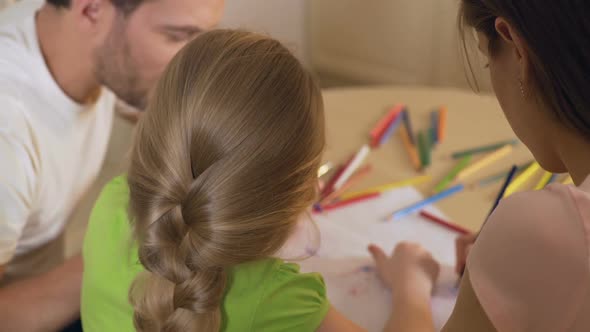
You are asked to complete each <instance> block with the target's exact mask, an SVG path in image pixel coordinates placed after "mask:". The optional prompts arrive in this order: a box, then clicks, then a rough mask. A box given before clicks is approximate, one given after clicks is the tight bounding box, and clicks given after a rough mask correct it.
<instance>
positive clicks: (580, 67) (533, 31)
mask: <svg viewBox="0 0 590 332" xmlns="http://www.w3.org/2000/svg"><path fill="white" fill-rule="evenodd" d="M588 13H590V1H588V0H559V1H556V0H461V9H460V14H459V25H460V29H461V30H462V31H463V32H464V35H463V36H464V37H465V35H466V34H465V32H466V31H467V29H466V28H467V27H472V28H475V30H477V31H479V32H482V33H483V34H485V35H486V37H487V38H488V39H489V41H490V43H489V52H490V55H491V56H492V57H493V56H494V55H495V54H497V52H498V48H499V41H500V35H499V34H498V32H497V31H496V28H495V20H496V18H497V17H503V18H504V19H506V20H507V21H508V22H510V24H511V25H512V26H513V28H515V29H516V31H517V32H518V34H519V36H520V37H521V38H522V39H523V40H524V43H525V44H526V47H527V49H528V51H529V57H530V61H531V72H532V75H533V76H532V77H533V80H532V83H533V85H534V88H535V90H536V92H537V94H538V97H539V98H540V100H541V101H543V103H544V104H546V105H547V106H549V107H550V108H551V109H552V111H553V112H554V113H555V115H556V116H557V117H558V119H560V120H561V121H562V122H563V123H565V124H567V125H569V126H571V127H573V128H576V129H578V130H579V131H580V132H581V133H583V134H584V135H586V136H588V137H590V93H589V91H590V20H588V15H587V14H588Z"/></svg>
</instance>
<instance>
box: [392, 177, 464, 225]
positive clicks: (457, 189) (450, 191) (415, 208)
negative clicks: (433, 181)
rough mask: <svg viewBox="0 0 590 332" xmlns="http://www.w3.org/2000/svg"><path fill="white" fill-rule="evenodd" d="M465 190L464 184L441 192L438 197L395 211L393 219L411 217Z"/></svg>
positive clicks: (433, 196)
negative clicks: (424, 208) (426, 207)
mask: <svg viewBox="0 0 590 332" xmlns="http://www.w3.org/2000/svg"><path fill="white" fill-rule="evenodd" d="M463 189H465V186H464V185H462V184H459V185H456V186H454V187H451V188H449V189H447V190H445V191H441V192H440V193H438V194H436V195H432V196H430V197H428V198H426V199H424V200H422V201H420V202H417V203H414V204H412V205H410V206H407V207H405V208H403V209H400V210H397V211H395V212H394V213H393V214H392V215H391V217H392V218H393V220H397V219H401V218H403V217H405V216H407V215H410V214H412V213H414V212H416V211H420V210H421V209H422V208H423V207H425V206H428V205H430V204H434V203H436V202H438V201H440V200H442V199H445V198H447V197H449V196H452V195H454V194H456V193H458V192H461V191H463Z"/></svg>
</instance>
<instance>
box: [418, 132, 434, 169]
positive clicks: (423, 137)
mask: <svg viewBox="0 0 590 332" xmlns="http://www.w3.org/2000/svg"><path fill="white" fill-rule="evenodd" d="M418 150H419V151H420V163H421V164H422V168H423V169H424V168H426V167H428V166H430V154H431V151H430V138H429V137H428V133H427V132H426V131H421V132H420V133H419V134H418Z"/></svg>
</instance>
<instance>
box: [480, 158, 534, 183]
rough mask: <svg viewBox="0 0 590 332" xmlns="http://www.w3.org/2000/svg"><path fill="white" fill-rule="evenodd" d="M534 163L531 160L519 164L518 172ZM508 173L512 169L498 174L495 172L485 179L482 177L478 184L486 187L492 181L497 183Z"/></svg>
mask: <svg viewBox="0 0 590 332" xmlns="http://www.w3.org/2000/svg"><path fill="white" fill-rule="evenodd" d="M532 163H533V162H532V161H530V162H528V163H525V164H521V165H519V166H518V169H517V170H516V172H517V173H518V172H520V171H522V170H523V169H526V168H527V167H529V166H530V165H531V164H532ZM508 173H510V171H508V172H506V171H503V172H500V173H496V174H494V175H490V176H488V177H485V178H483V179H481V180H479V181H477V186H478V187H485V186H487V185H489V184H492V183H495V182H497V181H500V180H502V179H505V178H506V176H508Z"/></svg>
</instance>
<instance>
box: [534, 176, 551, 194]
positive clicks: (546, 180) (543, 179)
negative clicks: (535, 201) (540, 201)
mask: <svg viewBox="0 0 590 332" xmlns="http://www.w3.org/2000/svg"><path fill="white" fill-rule="evenodd" d="M552 176H553V174H551V173H550V172H547V171H545V173H543V176H542V177H541V180H539V182H537V185H536V186H535V190H541V189H543V188H545V186H546V185H547V184H548V183H549V181H550V180H551V177H552Z"/></svg>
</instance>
